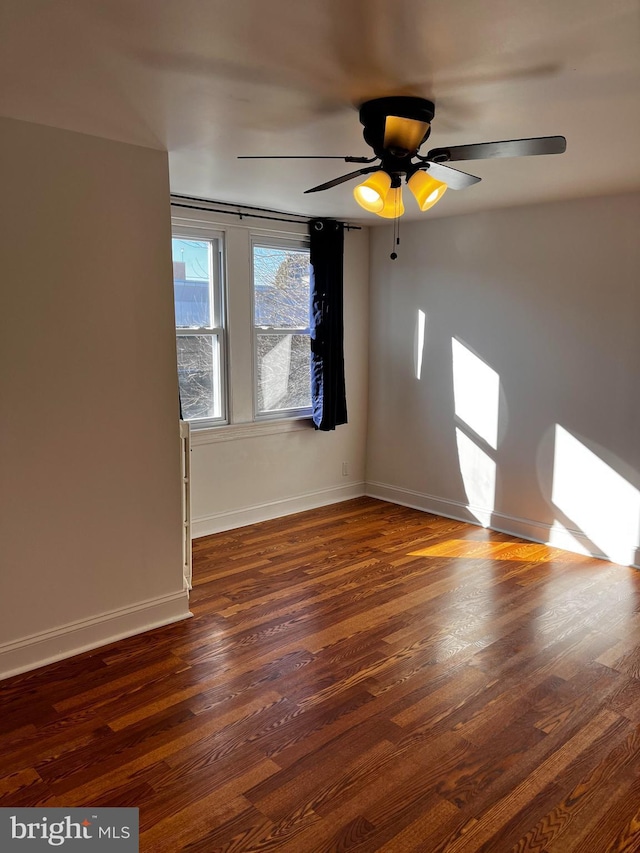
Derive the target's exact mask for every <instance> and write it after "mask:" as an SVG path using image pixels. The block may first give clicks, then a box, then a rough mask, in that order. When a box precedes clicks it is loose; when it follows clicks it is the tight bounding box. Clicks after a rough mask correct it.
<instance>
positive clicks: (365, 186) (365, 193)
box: [353, 169, 391, 213]
mask: <svg viewBox="0 0 640 853" xmlns="http://www.w3.org/2000/svg"><path fill="white" fill-rule="evenodd" d="M390 188H391V176H390V175H388V174H387V173H386V172H384V171H383V170H382V169H380V170H379V171H377V172H374V173H373V175H370V176H369V177H368V178H367V180H366V181H363V182H362V183H361V184H358V186H357V187H356V188H355V189H354V191H353V197H354V198H355V200H356V201H357V202H358V204H359V205H360V207H362V208H364V210H368V211H369V213H380V211H381V210H382V209H383V207H384V204H385V200H386V198H387V196H388V194H389V190H390Z"/></svg>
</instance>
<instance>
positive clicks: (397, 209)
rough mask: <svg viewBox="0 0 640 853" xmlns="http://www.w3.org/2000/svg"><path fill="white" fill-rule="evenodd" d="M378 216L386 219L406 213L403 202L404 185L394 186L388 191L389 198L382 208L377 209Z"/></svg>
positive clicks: (395, 217)
mask: <svg viewBox="0 0 640 853" xmlns="http://www.w3.org/2000/svg"><path fill="white" fill-rule="evenodd" d="M376 213H377V214H378V216H382V217H384V218H385V219H397V218H398V217H399V216H402V214H403V213H404V204H403V202H402V187H392V188H391V189H390V190H389V192H388V193H387V198H386V200H385V203H384V207H383V208H382V210H378V211H376Z"/></svg>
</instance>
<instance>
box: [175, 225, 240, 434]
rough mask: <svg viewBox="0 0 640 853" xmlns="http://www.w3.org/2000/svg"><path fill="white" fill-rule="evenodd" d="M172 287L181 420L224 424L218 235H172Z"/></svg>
mask: <svg viewBox="0 0 640 853" xmlns="http://www.w3.org/2000/svg"><path fill="white" fill-rule="evenodd" d="M172 249H173V286H174V297H175V312H176V338H177V341H176V342H177V350H178V379H179V385H180V403H181V407H182V417H183V418H184V419H185V420H189V421H191V422H192V423H193V424H197V425H202V426H208V425H211V426H214V425H216V424H220V423H225V421H226V418H227V412H226V394H225V340H224V337H225V332H224V304H223V294H224V288H223V286H222V271H223V264H222V251H223V242H222V234H221V233H220V232H215V231H209V230H208V229H201V230H200V229H194V228H189V229H188V230H185V231H180V230H178V231H175V230H174V234H173V240H172Z"/></svg>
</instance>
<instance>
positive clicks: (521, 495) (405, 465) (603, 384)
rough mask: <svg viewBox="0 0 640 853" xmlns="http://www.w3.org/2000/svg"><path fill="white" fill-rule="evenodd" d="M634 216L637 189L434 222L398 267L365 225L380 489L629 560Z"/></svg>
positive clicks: (637, 465)
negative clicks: (421, 316) (421, 319)
mask: <svg viewBox="0 0 640 853" xmlns="http://www.w3.org/2000/svg"><path fill="white" fill-rule="evenodd" d="M639 221H640V196H638V195H636V194H633V195H624V196H618V197H611V198H597V199H589V200H577V201H567V202H559V203H554V204H545V205H537V206H529V207H522V208H515V209H511V210H499V211H492V212H485V213H478V214H472V215H468V216H458V217H452V218H445V219H430V220H426V221H423V222H415V223H409V224H407V225H404V224H403V228H402V243H401V246H400V249H399V257H398V259H397V260H396V261H395V262H394V261H391V260H389V256H388V255H389V245H390V235H389V230H388V229H387V228H383V229H375V231H373V232H372V238H371V240H372V251H371V272H372V292H371V303H372V305H371V329H370V335H371V341H372V346H371V361H370V409H369V412H370V419H369V439H368V441H369V445H368V447H369V453H368V467H367V479H368V481H369V486H368V491H369V493H370V494H372V495H376V496H378V497H382V498H387V499H390V500H395V501H398V502H401V503H407V504H410V505H414V506H418V507H420V508H423V509H430V510H432V511H435V512H439V513H442V514H446V515H452V516H454V517H458V518H464V519H469V520H471V521H480V522H481V523H484V524H485V525H489V526H492V527H495V528H498V529H502V530H506V531H507V532H512V533H516V534H520V535H523V536H526V537H529V538H532V539H537V540H540V541H545V542H546V541H552V542H555V543H556V544H558V545H560V546H562V547H566V548H575V549H576V550H580V549H584V550H586V551H588V552H589V553H593V554H600V555H604V556H607V557H609V558H611V559H614V560H616V561H619V562H633V561H634V560H635V561H636V563H637V561H638V552H637V548H638V528H639V526H640V492H639V491H638V490H639V488H640V393H639V387H638V386H639V382H638V380H639V378H640V334H639V326H638V317H639V316H640V287H639V283H640V259H639V248H638V247H639V241H638V222H639ZM420 311H422V312H423V313H424V315H425V328H424V346H423V351H422V356H421V358H420V359H419V360H420V370H418V369H417V360H418V358H419V354H418V353H417V349H418V331H417V326H418V323H419V312H420ZM452 339H456V342H455V343H453V344H452ZM373 342H375V345H373ZM418 373H420V378H419V379H418V378H417V374H418ZM454 386H455V393H454ZM496 433H497V435H496ZM494 478H495V488H494V487H493V485H494V484H493V479H494Z"/></svg>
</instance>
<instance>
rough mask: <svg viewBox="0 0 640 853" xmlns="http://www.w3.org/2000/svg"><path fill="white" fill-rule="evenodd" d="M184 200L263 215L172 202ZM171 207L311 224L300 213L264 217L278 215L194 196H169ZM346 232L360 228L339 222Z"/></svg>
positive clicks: (294, 223)
mask: <svg viewBox="0 0 640 853" xmlns="http://www.w3.org/2000/svg"><path fill="white" fill-rule="evenodd" d="M174 198H175V199H184V200H185V201H199V202H204V203H205V204H224V205H226V204H228V205H229V207H239V208H241V209H242V210H243V211H244V210H247V211H249V210H259V211H264V212H263V213H243V212H241V211H240V210H220V209H219V208H214V207H202V206H201V205H195V204H183V203H182V202H178V201H174V200H173V199H174ZM171 206H172V207H186V208H188V209H189V210H205V211H209V213H223V214H226V215H227V216H238V217H239V218H240V219H244V218H245V217H252V218H253V219H270V220H272V221H273V222H289V223H290V224H292V225H308V224H309V222H311V219H309V218H308V217H305V216H304V215H303V214H302V213H292V214H290V216H299V217H300V219H287V218H285V217H284V216H265V215H264V214H265V213H279V212H280V211H278V210H271V209H270V208H268V207H253V206H252V205H249V204H233V203H232V202H226V201H211V202H208V201H207V199H203V198H196V197H195V196H188V195H172V196H171ZM313 218H317V219H321V218H322V217H313ZM341 225H343V226H344V227H345V228H346V230H347V231H361V230H362V228H361V227H360V226H359V225H349V223H348V222H341Z"/></svg>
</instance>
